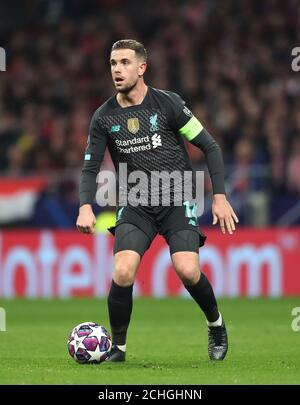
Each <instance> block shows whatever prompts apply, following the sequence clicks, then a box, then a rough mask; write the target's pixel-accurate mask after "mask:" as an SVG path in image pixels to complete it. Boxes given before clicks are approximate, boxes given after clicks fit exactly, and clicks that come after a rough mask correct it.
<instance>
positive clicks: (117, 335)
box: [107, 280, 133, 345]
mask: <svg viewBox="0 0 300 405" xmlns="http://www.w3.org/2000/svg"><path fill="white" fill-rule="evenodd" d="M132 290H133V284H132V285H131V286H129V287H121V286H119V285H118V284H116V283H115V282H114V280H112V283H111V287H110V291H109V294H108V299H107V303H108V313H109V320H110V326H111V333H112V342H113V343H114V344H116V345H125V344H126V335H127V328H128V325H129V322H130V317H131V312H132Z"/></svg>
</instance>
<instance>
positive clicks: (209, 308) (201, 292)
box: [184, 273, 220, 322]
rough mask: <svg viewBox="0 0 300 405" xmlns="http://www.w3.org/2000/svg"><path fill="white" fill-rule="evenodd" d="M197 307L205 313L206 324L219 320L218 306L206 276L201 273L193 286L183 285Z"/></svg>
mask: <svg viewBox="0 0 300 405" xmlns="http://www.w3.org/2000/svg"><path fill="white" fill-rule="evenodd" d="M184 286H185V288H186V289H187V290H188V292H189V293H190V294H191V296H192V297H193V298H194V300H195V301H196V302H197V304H198V305H199V307H200V308H201V309H202V311H203V312H204V313H205V316H206V319H207V320H208V322H215V321H217V320H218V319H219V316H220V314H219V311H218V305H217V301H216V298H215V294H214V291H213V289H212V286H211V284H210V282H209V281H208V279H207V277H206V275H205V274H204V273H201V276H200V279H199V281H198V282H197V283H196V284H195V285H184Z"/></svg>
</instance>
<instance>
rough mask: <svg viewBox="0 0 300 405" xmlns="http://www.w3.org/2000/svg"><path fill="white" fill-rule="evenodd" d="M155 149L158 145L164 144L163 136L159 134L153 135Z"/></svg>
mask: <svg viewBox="0 0 300 405" xmlns="http://www.w3.org/2000/svg"><path fill="white" fill-rule="evenodd" d="M151 141H152V146H153V149H155V148H157V147H158V146H162V144H161V136H160V135H158V134H154V135H153V136H152V137H151Z"/></svg>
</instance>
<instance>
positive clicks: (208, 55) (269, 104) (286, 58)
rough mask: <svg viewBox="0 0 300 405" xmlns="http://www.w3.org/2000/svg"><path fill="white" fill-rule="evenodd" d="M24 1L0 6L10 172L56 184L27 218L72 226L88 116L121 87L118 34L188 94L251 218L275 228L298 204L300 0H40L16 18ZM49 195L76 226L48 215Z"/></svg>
mask: <svg viewBox="0 0 300 405" xmlns="http://www.w3.org/2000/svg"><path fill="white" fill-rule="evenodd" d="M15 3H16V2H15V1H14V0H12V1H10V2H7V3H4V2H2V4H1V5H0V18H1V25H0V46H2V47H4V48H5V50H6V54H7V71H6V72H4V73H0V116H1V119H0V143H1V148H0V175H1V177H3V176H6V177H8V176H12V177H15V176H25V175H26V176H28V175H32V174H38V175H40V176H45V178H47V179H48V187H47V188H46V190H45V191H44V193H43V194H42V195H41V196H40V199H39V200H38V202H37V206H36V216H35V218H31V219H30V220H29V221H27V223H28V224H29V225H31V226H33V225H35V224H39V225H42V226H59V225H60V226H62V227H68V226H73V225H74V222H73V221H75V218H76V214H77V210H78V195H77V187H78V178H79V173H80V169H81V166H82V161H83V153H84V149H85V145H86V138H87V131H88V126H89V121H90V118H91V115H92V113H93V111H94V110H95V109H96V108H97V107H98V106H99V105H100V104H101V103H103V102H104V101H105V100H106V99H107V98H108V97H110V96H111V95H112V94H113V93H114V89H113V87H112V84H111V80H110V68H109V64H108V58H109V51H110V47H111V45H112V43H113V42H114V41H116V40H118V39H120V38H135V39H137V40H140V41H141V42H143V43H144V44H145V46H146V48H147V50H148V53H149V67H148V70H147V72H146V76H145V79H146V82H147V83H148V84H149V85H151V86H153V87H157V88H161V89H168V90H172V91H175V92H178V93H179V94H180V95H181V96H182V97H183V98H184V99H185V100H186V103H187V105H188V106H189V107H190V108H191V109H192V110H193V112H194V114H195V115H196V116H197V117H198V118H199V119H200V120H201V122H202V123H203V125H204V126H205V127H206V128H207V129H208V130H209V131H210V132H211V134H212V135H213V136H214V137H215V138H216V140H217V141H218V143H219V144H220V146H221V147H222V149H223V152H224V158H225V163H226V176H227V178H226V182H227V189H228V194H229V195H230V198H231V200H232V202H233V205H234V206H235V208H236V209H237V211H238V213H239V216H240V218H241V222H242V223H244V224H253V225H266V224H268V223H272V224H274V223H276V221H277V220H278V219H279V218H280V217H282V215H284V214H285V212H286V211H287V210H288V209H290V208H291V207H293V206H294V205H295V204H296V203H297V202H298V200H299V193H300V175H299V173H300V114H299V110H300V98H299V95H300V72H299V73H296V72H293V71H292V69H291V61H292V56H291V50H292V48H293V47H295V46H297V45H298V46H300V23H299V20H300V18H299V12H300V10H299V7H300V6H299V3H298V0H286V1H284V2H283V1H280V0H261V1H259V0H243V1H238V0H226V1H222V2H221V1H218V0H184V1H176V0H163V1H160V2H158V1H150V0H144V1H143V2H140V1H137V0H131V1H122V0H93V1H78V0H77V1H76V0H75V1H63V0H53V1H39V0H35V1H32V2H18V13H17V14H18V15H16V14H14V13H16V11H13V10H16V4H15ZM13 16H14V17H13ZM188 149H189V152H190V155H191V158H192V160H193V162H194V165H195V168H197V169H201V168H203V167H204V166H205V161H204V158H203V155H202V154H201V153H200V151H199V150H198V149H196V148H194V147H192V146H190V145H188ZM105 165H106V167H111V163H110V160H109V158H108V157H107V158H106V160H105ZM206 187H207V191H210V183H209V181H207V184H206ZM49 199H51V200H52V201H53V199H54V200H56V202H57V207H59V208H57V209H61V210H62V211H63V212H64V214H66V215H67V217H68V218H69V220H68V221H66V222H64V221H58V220H57V221H55V219H49V216H48V219H45V218H47V215H46V214H45V215H44V214H43V207H44V206H45V204H47V201H49ZM207 208H208V209H209V208H210V207H209V204H207ZM202 221H203V222H204V223H205V222H210V215H209V214H207V215H206V216H205V215H204V216H203V218H202ZM297 221H298V222H297ZM294 223H299V219H297V218H296V219H295V221H294Z"/></svg>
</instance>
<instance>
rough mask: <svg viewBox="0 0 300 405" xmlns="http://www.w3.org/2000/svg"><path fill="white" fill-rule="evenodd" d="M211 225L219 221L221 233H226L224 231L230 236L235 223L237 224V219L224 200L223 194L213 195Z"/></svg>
mask: <svg viewBox="0 0 300 405" xmlns="http://www.w3.org/2000/svg"><path fill="white" fill-rule="evenodd" d="M212 214H213V225H216V224H217V223H218V221H219V223H220V227H221V231H222V233H223V234H225V233H226V229H227V231H228V233H229V234H230V235H232V234H233V232H234V231H235V222H236V223H238V222H239V220H238V217H237V216H236V214H235V212H234V211H233V209H232V207H231V205H230V204H229V202H228V201H227V199H226V196H225V194H215V195H214V198H213V204H212Z"/></svg>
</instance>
